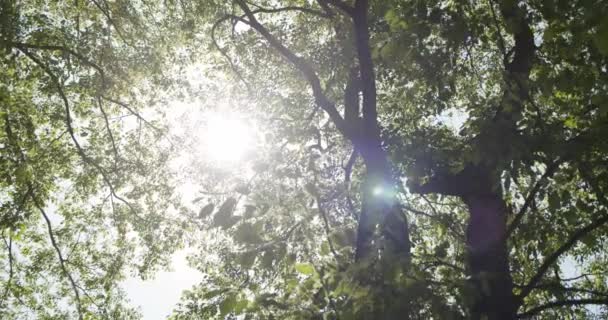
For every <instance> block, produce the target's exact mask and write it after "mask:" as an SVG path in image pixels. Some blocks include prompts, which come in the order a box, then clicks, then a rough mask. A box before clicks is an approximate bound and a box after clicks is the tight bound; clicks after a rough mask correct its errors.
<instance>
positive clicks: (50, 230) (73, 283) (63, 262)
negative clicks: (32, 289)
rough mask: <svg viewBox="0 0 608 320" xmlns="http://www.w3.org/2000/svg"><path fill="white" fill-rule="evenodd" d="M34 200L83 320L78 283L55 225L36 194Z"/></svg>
mask: <svg viewBox="0 0 608 320" xmlns="http://www.w3.org/2000/svg"><path fill="white" fill-rule="evenodd" d="M32 200H33V201H34V205H35V206H36V208H38V210H39V211H40V213H41V214H42V217H43V218H44V220H45V221H46V226H47V230H48V233H49V238H50V240H51V245H52V246H53V248H54V249H55V252H56V253H57V257H58V258H59V264H60V266H61V270H62V271H63V273H64V275H65V276H66V277H67V278H68V280H69V282H70V285H71V286H72V291H74V297H75V298H76V308H77V310H78V319H79V320H83V311H82V304H81V302H80V293H79V292H78V286H77V285H76V281H75V280H74V277H72V274H71V273H70V272H69V271H68V267H67V265H66V260H65V259H64V258H63V255H62V254H61V249H60V248H59V245H58V244H57V240H56V239H55V235H54V233H53V227H52V224H51V220H50V219H49V217H48V215H47V214H46V212H45V211H44V209H43V208H42V205H41V204H40V203H39V202H38V199H37V198H36V197H35V196H34V195H32Z"/></svg>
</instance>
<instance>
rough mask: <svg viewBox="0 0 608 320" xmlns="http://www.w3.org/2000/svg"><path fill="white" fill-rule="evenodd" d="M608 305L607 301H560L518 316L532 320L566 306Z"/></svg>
mask: <svg viewBox="0 0 608 320" xmlns="http://www.w3.org/2000/svg"><path fill="white" fill-rule="evenodd" d="M593 304H594V305H608V299H577V300H561V301H554V302H549V303H546V304H543V305H540V306H538V307H535V308H532V309H530V310H528V311H526V312H524V313H521V314H519V315H518V318H520V319H528V318H532V317H534V316H535V315H537V314H539V313H541V312H543V311H545V310H548V309H553V308H559V307H568V306H583V305H593Z"/></svg>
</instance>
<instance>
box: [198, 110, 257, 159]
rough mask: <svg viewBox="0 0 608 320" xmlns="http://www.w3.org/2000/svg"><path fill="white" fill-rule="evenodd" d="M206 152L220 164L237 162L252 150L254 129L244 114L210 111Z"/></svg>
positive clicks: (205, 138) (207, 123)
mask: <svg viewBox="0 0 608 320" xmlns="http://www.w3.org/2000/svg"><path fill="white" fill-rule="evenodd" d="M205 122H206V123H205V126H206V128H205V137H204V144H205V149H206V150H205V151H206V152H205V153H206V154H207V155H208V156H209V158H210V159H211V160H213V161H215V162H216V163H218V164H225V163H235V162H239V161H241V160H243V159H244V156H245V155H246V154H247V153H248V152H250V151H252V149H253V143H254V140H255V139H254V134H255V132H254V130H253V126H252V124H251V123H250V122H248V121H246V120H245V118H244V117H243V116H239V115H237V114H234V113H209V114H208V115H207V117H206V121H205Z"/></svg>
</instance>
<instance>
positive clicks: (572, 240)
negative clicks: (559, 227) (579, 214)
mask: <svg viewBox="0 0 608 320" xmlns="http://www.w3.org/2000/svg"><path fill="white" fill-rule="evenodd" d="M606 223H608V214H606V213H604V214H603V215H602V216H601V217H600V218H598V219H596V220H595V221H593V222H592V223H590V224H588V225H587V226H585V227H583V228H581V229H579V230H578V231H576V232H575V233H573V234H572V235H571V236H570V237H569V238H568V241H566V242H565V243H564V244H562V245H561V246H560V247H559V248H558V249H557V250H555V252H553V253H552V254H550V255H549V256H548V257H547V258H546V259H545V261H544V262H543V264H542V265H541V266H540V268H538V271H537V272H536V274H535V275H534V276H533V277H532V278H531V279H530V281H529V282H528V284H527V285H526V286H524V288H523V289H522V291H521V293H520V294H519V295H518V298H519V299H520V301H521V300H523V299H524V298H525V297H527V296H528V294H530V292H531V291H532V290H533V289H534V288H535V286H536V285H537V284H538V282H540V280H541V279H542V278H543V277H544V275H545V273H546V272H547V270H549V268H550V267H551V266H552V265H553V264H554V263H555V262H557V260H558V259H559V257H560V256H561V255H562V254H564V253H565V252H566V251H568V250H570V248H572V247H573V246H574V245H575V244H576V243H577V242H578V241H579V240H580V239H582V238H583V237H585V236H586V235H587V234H589V233H590V232H593V231H594V230H596V229H598V228H599V227H601V226H603V225H604V224H606Z"/></svg>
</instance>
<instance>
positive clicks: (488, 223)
mask: <svg viewBox="0 0 608 320" xmlns="http://www.w3.org/2000/svg"><path fill="white" fill-rule="evenodd" d="M463 200H464V202H465V203H466V205H467V206H468V208H469V213H470V218H469V224H468V227H467V235H466V236H467V239H466V243H467V251H468V266H469V272H470V275H471V282H472V284H473V287H474V288H475V294H474V297H475V298H474V302H473V304H472V307H471V315H472V319H488V320H506V319H515V318H516V312H517V307H516V303H515V297H514V295H513V279H512V278H511V273H510V270H509V256H508V251H507V244H506V239H505V232H506V212H507V210H506V205H505V202H504V200H503V199H502V197H501V195H499V194H496V193H487V194H476V195H469V196H465V197H463Z"/></svg>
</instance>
